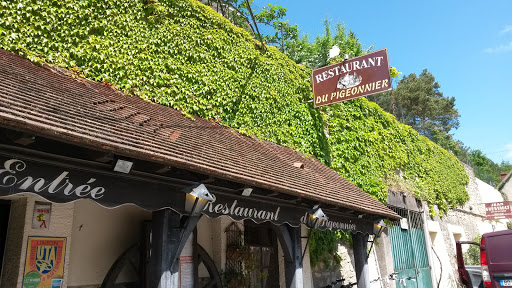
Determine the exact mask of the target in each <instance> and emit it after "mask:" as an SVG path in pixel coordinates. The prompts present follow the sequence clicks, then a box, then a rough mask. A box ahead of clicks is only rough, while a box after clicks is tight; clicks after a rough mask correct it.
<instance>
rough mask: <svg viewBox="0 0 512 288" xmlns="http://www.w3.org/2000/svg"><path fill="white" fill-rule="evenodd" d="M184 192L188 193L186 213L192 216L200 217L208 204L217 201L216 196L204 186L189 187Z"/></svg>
mask: <svg viewBox="0 0 512 288" xmlns="http://www.w3.org/2000/svg"><path fill="white" fill-rule="evenodd" d="M184 192H186V193H187V195H186V198H185V211H186V212H187V213H189V215H190V216H198V215H200V214H201V212H202V211H203V209H204V207H205V206H206V204H208V202H210V201H215V196H213V194H212V193H210V191H208V189H206V186H204V184H196V185H194V186H191V187H187V188H185V189H184Z"/></svg>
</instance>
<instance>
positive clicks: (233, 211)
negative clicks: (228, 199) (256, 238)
mask: <svg viewBox="0 0 512 288" xmlns="http://www.w3.org/2000/svg"><path fill="white" fill-rule="evenodd" d="M237 204H238V201H237V200H235V201H233V203H231V204H228V203H225V204H220V203H217V204H215V201H213V202H209V203H208V204H207V205H206V207H204V209H203V211H209V212H210V213H217V214H224V215H228V216H235V217H242V218H253V219H260V220H271V221H277V219H278V218H279V210H281V208H280V207H277V209H276V212H270V211H265V210H257V209H255V208H247V207H238V206H237Z"/></svg>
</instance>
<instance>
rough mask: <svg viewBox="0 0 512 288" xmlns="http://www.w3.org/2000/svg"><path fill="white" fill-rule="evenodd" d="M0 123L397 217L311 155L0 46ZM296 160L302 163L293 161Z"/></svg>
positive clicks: (72, 141)
mask: <svg viewBox="0 0 512 288" xmlns="http://www.w3.org/2000/svg"><path fill="white" fill-rule="evenodd" d="M0 79H2V80H1V81H0V99H1V101H0V123H1V124H2V125H5V126H9V127H23V128H24V129H26V130H30V131H33V132H36V133H37V134H39V135H45V136H49V137H52V138H54V139H59V140H61V141H64V142H71V143H82V144H84V145H87V146H90V147H94V148H99V149H102V150H109V151H112V152H113V153H117V154H121V155H125V156H131V157H134V158H141V159H147V160H152V161H158V162H161V163H168V164H169V165H172V166H176V167H180V168H184V169H189V170H192V171H197V172H201V173H206V174H210V175H212V176H215V177H219V178H224V179H228V180H232V181H236V182H239V183H244V184H248V185H254V186H255V187H261V188H266V189H270V190H274V191H277V192H282V193H286V194H291V195H295V196H299V197H303V198H307V199H312V200H317V201H319V202H323V203H329V204H333V205H336V206H340V207H345V208H348V209H352V210H356V211H361V212H365V213H370V214H377V215H381V216H385V217H391V218H396V217H397V215H396V214H395V213H394V212H392V211H391V210H389V209H388V208H387V207H386V206H385V205H383V204H382V203H380V202H378V201H377V200H375V199H374V198H372V197H371V196H370V195H368V194H366V193H365V192H363V191H361V190H360V189H359V188H357V187H356V186H354V185H353V184H351V183H350V182H348V181H347V180H345V179H344V178H343V177H341V176H339V175H338V174H337V173H336V172H334V171H333V170H331V169H330V168H328V167H326V166H325V165H323V164H322V163H321V162H319V161H318V160H317V159H314V158H313V157H310V156H305V155H303V154H301V153H298V152H295V151H293V150H292V149H290V148H286V147H283V146H279V145H277V144H274V143H271V142H267V141H263V140H260V139H255V138H252V137H247V136H244V135H241V134H240V133H238V132H236V131H235V130H233V129H230V128H227V127H224V126H221V125H219V124H216V123H213V122H210V121H207V120H205V119H201V118H198V117H196V120H195V121H193V120H191V119H188V118H186V117H184V116H183V115H182V114H181V112H179V111H177V110H174V109H171V108H169V107H165V106H161V105H157V104H152V103H149V102H146V101H144V100H142V99H140V98H137V97H132V96H129V95H126V94H123V93H121V92H119V91H116V90H114V89H112V88H111V87H108V86H106V85H103V84H101V83H96V82H92V81H89V80H86V79H82V78H73V77H71V76H68V75H65V73H62V71H60V72H57V71H55V70H54V69H49V68H48V67H40V66H37V65H34V64H32V63H31V62H29V61H28V60H25V59H23V58H22V57H20V56H17V55H14V54H12V53H10V52H7V51H4V50H1V49H0ZM295 163H302V164H303V166H302V165H296V164H295Z"/></svg>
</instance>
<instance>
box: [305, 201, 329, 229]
mask: <svg viewBox="0 0 512 288" xmlns="http://www.w3.org/2000/svg"><path fill="white" fill-rule="evenodd" d="M327 220H328V219H327V216H325V214H324V211H322V209H320V207H318V206H315V207H313V209H312V210H311V211H309V212H308V216H307V218H306V226H308V228H310V229H317V228H318V227H320V226H322V224H323V223H324V222H325V221H327Z"/></svg>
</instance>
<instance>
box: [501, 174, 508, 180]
mask: <svg viewBox="0 0 512 288" xmlns="http://www.w3.org/2000/svg"><path fill="white" fill-rule="evenodd" d="M507 175H508V174H507V173H504V172H502V173H501V181H503V180H505V177H507Z"/></svg>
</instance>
